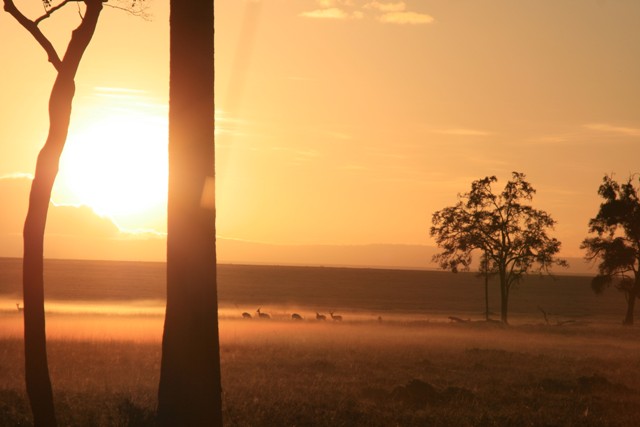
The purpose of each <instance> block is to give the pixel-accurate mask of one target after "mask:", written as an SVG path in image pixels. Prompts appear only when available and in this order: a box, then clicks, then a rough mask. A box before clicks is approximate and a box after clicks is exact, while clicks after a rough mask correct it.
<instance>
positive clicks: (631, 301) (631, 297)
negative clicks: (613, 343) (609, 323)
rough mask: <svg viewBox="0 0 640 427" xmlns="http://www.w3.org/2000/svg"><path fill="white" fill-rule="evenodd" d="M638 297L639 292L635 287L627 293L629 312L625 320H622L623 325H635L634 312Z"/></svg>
mask: <svg viewBox="0 0 640 427" xmlns="http://www.w3.org/2000/svg"><path fill="white" fill-rule="evenodd" d="M636 298H638V293H637V290H636V288H633V289H632V290H631V291H630V292H629V294H628V295H627V314H626V316H625V317H624V322H622V324H623V325H626V326H632V325H633V312H634V311H635V308H636Z"/></svg>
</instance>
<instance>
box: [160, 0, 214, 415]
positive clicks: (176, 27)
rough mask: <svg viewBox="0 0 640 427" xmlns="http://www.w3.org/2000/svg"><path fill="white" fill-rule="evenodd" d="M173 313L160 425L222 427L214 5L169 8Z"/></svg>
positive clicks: (168, 320) (167, 330)
mask: <svg viewBox="0 0 640 427" xmlns="http://www.w3.org/2000/svg"><path fill="white" fill-rule="evenodd" d="M170 11H171V17H170V25H171V29H170V52H171V56H170V86H169V199H168V224H167V308H166V315H165V324H164V334H163V340H162V363H161V372H160V386H159V391H158V417H159V421H160V424H161V425H164V426H187V425H188V426H204V425H206V426H219V425H222V399H221V381H220V351H219V338H218V306H217V284H216V250H215V249H216V246H215V243H216V242H215V201H214V195H213V189H214V185H213V177H214V173H215V167H214V165H215V161H214V156H215V150H214V149H215V145H214V117H215V115H214V113H215V108H214V43H213V42H214V37H213V34H214V33H213V31H214V28H213V1H211V0H193V1H181V0H172V1H171V4H170Z"/></svg>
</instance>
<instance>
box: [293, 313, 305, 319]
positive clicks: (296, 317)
mask: <svg viewBox="0 0 640 427" xmlns="http://www.w3.org/2000/svg"><path fill="white" fill-rule="evenodd" d="M291 318H292V319H293V320H303V317H302V316H300V315H299V314H298V313H293V314H292V315H291Z"/></svg>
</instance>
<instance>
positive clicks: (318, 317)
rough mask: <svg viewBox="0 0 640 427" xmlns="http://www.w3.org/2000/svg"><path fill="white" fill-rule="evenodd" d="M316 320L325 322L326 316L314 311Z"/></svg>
mask: <svg viewBox="0 0 640 427" xmlns="http://www.w3.org/2000/svg"><path fill="white" fill-rule="evenodd" d="M316 320H327V316H325V315H324V314H320V313H318V312H317V311H316Z"/></svg>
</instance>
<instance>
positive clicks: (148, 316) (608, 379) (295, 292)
mask: <svg viewBox="0 0 640 427" xmlns="http://www.w3.org/2000/svg"><path fill="white" fill-rule="evenodd" d="M20 268H21V267H20V260H18V259H0V425H2V426H17V425H23V426H28V425H31V419H30V413H29V407H28V403H27V400H26V394H25V391H24V373H23V372H24V368H23V360H24V359H23V343H22V338H21V335H22V315H21V312H19V311H18V310H17V308H16V303H19V302H21V297H20ZM45 270H46V276H45V283H46V285H45V286H46V298H47V304H46V311H47V333H48V342H49V346H48V350H49V365H50V370H51V378H52V383H53V388H54V399H55V404H56V409H57V412H58V418H59V420H60V424H61V425H65V426H146V425H154V410H155V405H156V393H157V386H158V380H159V367H160V357H161V353H160V341H161V334H162V324H163V303H162V300H163V298H164V281H163V280H164V279H163V277H164V266H163V265H162V264H159V263H120V262H90V261H62V260H60V261H57V260H49V261H47V262H46V265H45ZM218 273H219V274H218V277H219V301H220V342H221V363H222V388H223V406H224V414H223V416H224V421H225V424H226V425H229V426H257V425H260V426H272V425H273V426H328V425H331V426H396V425H399V426H636V425H639V424H640V330H639V329H638V327H623V326H622V325H621V320H622V318H623V316H624V309H625V306H626V304H625V301H624V297H623V296H622V295H621V294H618V293H616V292H615V291H614V290H609V291H608V292H607V293H605V294H604V295H602V296H596V295H594V294H593V292H592V291H591V289H590V288H589V277H571V276H558V277H556V279H555V280H553V279H550V278H540V277H536V276H533V277H531V278H529V279H527V280H526V281H525V282H523V283H522V284H521V285H519V287H518V288H517V289H516V290H514V291H513V293H512V295H511V302H512V304H511V307H510V325H509V326H503V325H501V324H499V323H496V322H485V321H483V319H484V314H483V311H484V288H483V281H482V279H481V278H478V277H477V276H476V275H474V274H472V273H468V274H456V275H454V274H450V273H444V272H434V271H410V270H375V269H347V268H344V269H341V268H310V267H275V266H240V265H221V266H219V271H218ZM489 291H490V307H491V309H492V310H493V311H499V304H498V299H497V295H498V292H497V289H496V285H495V283H491V285H490V290H489ZM258 308H260V309H261V311H262V312H267V313H269V314H270V315H271V319H270V320H265V319H258V318H257V313H256V310H257V309H258ZM243 312H248V313H250V314H251V315H252V319H243V318H242V313H243ZM294 312H295V313H298V314H300V315H301V316H302V317H303V320H298V321H294V320H292V319H291V315H292V314H293V313H294ZM316 312H318V313H321V314H324V315H326V317H327V320H325V321H321V320H316ZM330 312H334V313H335V314H336V315H341V316H342V319H343V320H342V321H337V320H332V319H331V315H330ZM543 312H544V314H545V315H546V317H545V316H544V315H543ZM449 316H452V317H456V318H458V319H461V320H467V319H469V321H465V322H458V321H451V320H450V319H449ZM494 317H497V316H496V315H495V314H494Z"/></svg>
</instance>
